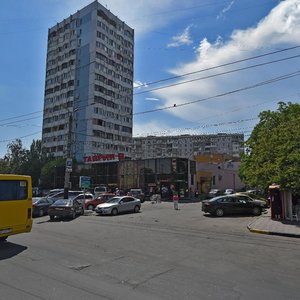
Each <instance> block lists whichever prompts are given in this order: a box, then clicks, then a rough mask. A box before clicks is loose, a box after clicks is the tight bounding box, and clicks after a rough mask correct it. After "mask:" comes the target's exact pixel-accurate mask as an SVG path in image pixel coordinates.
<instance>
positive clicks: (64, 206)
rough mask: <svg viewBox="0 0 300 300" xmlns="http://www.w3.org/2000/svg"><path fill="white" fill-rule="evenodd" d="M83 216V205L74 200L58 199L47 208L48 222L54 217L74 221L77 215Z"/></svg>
mask: <svg viewBox="0 0 300 300" xmlns="http://www.w3.org/2000/svg"><path fill="white" fill-rule="evenodd" d="M83 214H84V208H83V204H82V202H81V201H79V200H76V199H59V200H56V201H55V202H54V203H53V204H52V205H51V206H50V207H49V208H48V215H49V217H50V220H54V218H55V217H62V218H65V217H69V218H72V219H75V218H76V216H77V215H83Z"/></svg>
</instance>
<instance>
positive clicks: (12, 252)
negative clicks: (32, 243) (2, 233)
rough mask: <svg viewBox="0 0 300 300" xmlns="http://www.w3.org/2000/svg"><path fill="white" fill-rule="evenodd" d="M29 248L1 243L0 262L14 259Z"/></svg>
mask: <svg viewBox="0 0 300 300" xmlns="http://www.w3.org/2000/svg"><path fill="white" fill-rule="evenodd" d="M26 249H27V247H25V246H22V245H18V244H14V243H11V242H1V243H0V260H4V259H8V258H11V257H14V256H16V255H18V254H20V253H21V252H23V251H25V250H26Z"/></svg>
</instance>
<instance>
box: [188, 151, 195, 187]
mask: <svg viewBox="0 0 300 300" xmlns="http://www.w3.org/2000/svg"><path fill="white" fill-rule="evenodd" d="M196 155H197V152H193V153H191V154H190V155H189V156H188V189H189V190H190V187H191V185H194V174H191V158H192V157H193V158H194V157H195V156H196ZM193 161H194V160H193Z"/></svg>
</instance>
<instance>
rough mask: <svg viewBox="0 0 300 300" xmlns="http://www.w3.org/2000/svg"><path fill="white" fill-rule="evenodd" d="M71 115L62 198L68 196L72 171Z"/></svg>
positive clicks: (70, 116)
mask: <svg viewBox="0 0 300 300" xmlns="http://www.w3.org/2000/svg"><path fill="white" fill-rule="evenodd" d="M72 126H73V115H72V113H70V115H69V122H68V139H67V159H66V167H65V184H64V199H68V198H69V187H70V174H71V172H72V158H71V137H72Z"/></svg>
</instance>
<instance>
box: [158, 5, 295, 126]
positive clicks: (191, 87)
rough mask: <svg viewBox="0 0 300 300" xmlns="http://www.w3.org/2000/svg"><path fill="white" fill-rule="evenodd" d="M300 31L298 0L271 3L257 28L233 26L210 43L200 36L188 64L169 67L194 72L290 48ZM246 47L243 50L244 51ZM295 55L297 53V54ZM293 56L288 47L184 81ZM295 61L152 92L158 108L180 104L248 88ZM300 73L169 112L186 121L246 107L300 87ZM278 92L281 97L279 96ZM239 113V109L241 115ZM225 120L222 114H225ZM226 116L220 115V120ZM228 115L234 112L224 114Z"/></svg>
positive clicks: (290, 68)
mask: <svg viewBox="0 0 300 300" xmlns="http://www.w3.org/2000/svg"><path fill="white" fill-rule="evenodd" d="M299 36H300V0H286V1H284V2H281V3H280V4H279V5H278V6H277V7H275V8H274V9H273V10H272V11H271V12H270V14H269V15H268V16H266V17H265V18H264V19H263V20H261V21H260V22H259V23H258V24H257V25H256V26H255V27H252V28H248V29H246V30H235V31H234V32H233V33H232V35H231V37H230V38H229V40H227V41H223V40H222V39H221V38H218V39H217V40H216V41H215V42H213V43H210V42H209V41H208V40H207V39H206V38H204V39H203V40H202V41H201V42H200V43H199V47H198V48H197V51H196V53H195V59H194V60H193V61H192V62H190V63H186V64H182V65H179V66H178V64H177V67H175V68H174V69H172V70H170V73H171V76H173V75H181V74H185V73H190V72H195V71H199V70H203V69H206V68H210V67H213V66H218V65H222V64H225V63H228V62H233V61H237V60H241V59H244V58H247V57H251V56H255V55H258V54H262V53H266V52H272V51H274V50H277V49H284V48H288V47H290V46H293V45H298V44H299ZM244 50H247V51H244ZM296 54H297V53H296ZM289 55H291V56H292V55H295V52H287V53H283V54H281V55H280V54H278V55H276V56H274V55H273V56H269V57H265V58H263V59H261V60H255V61H251V62H245V63H243V64H238V65H234V66H230V67H222V68H219V69H217V70H210V71H207V72H202V73H199V74H194V75H191V76H189V77H185V78H184V79H182V81H183V80H184V81H186V80H188V79H195V78H197V77H202V76H207V75H212V74H216V73H220V72H224V71H228V70H232V69H235V68H240V67H245V66H249V65H253V64H257V63H260V62H264V61H271V60H273V59H278V58H280V57H288V56H289ZM297 62H298V61H297V60H295V59H294V60H289V61H286V62H283V63H276V64H272V65H270V66H265V67H263V68H262V67H261V68H253V69H251V70H247V71H240V72H236V73H231V74H227V75H224V76H219V77H215V78H211V79H206V80H199V81H195V82H191V83H188V84H183V85H178V86H173V87H172V88H169V89H162V90H158V91H156V92H154V93H153V94H154V96H157V97H158V98H160V99H161V107H164V106H172V105H173V103H176V104H177V107H178V105H180V104H183V103H187V102H191V101H195V100H201V99H204V98H207V97H212V96H214V95H219V94H223V93H226V92H229V91H233V90H236V89H240V88H242V87H247V86H250V85H253V84H255V83H258V82H262V81H265V80H269V79H271V78H275V77H278V76H281V75H283V74H286V73H289V72H295V71H298V69H299V67H298V66H299V64H297ZM298 82H299V77H295V79H293V80H292V79H290V80H288V81H281V82H278V83H276V84H271V85H266V86H264V87H259V88H256V89H251V90H248V91H245V92H240V93H236V94H231V95H228V96H226V97H217V98H216V99H210V100H207V101H203V102H201V101H200V102H198V103H196V104H192V105H187V106H183V107H181V108H180V109H173V110H172V109H171V110H169V112H170V113H171V114H173V115H174V116H176V117H179V118H181V119H186V120H190V121H196V120H198V121H199V120H201V118H206V117H207V116H214V115H216V114H218V113H220V112H222V111H224V110H226V111H230V110H231V108H232V109H233V108H234V107H236V106H237V105H238V106H243V105H245V106H247V105H248V104H249V103H252V104H255V103H259V102H263V101H266V100H271V99H274V101H275V104H276V101H279V100H280V98H281V99H284V96H285V95H291V94H292V93H294V92H295V93H296V92H299V89H298ZM279 97H280V98H279ZM243 113H244V117H246V118H247V117H249V116H250V117H252V116H254V115H257V111H250V112H249V110H245V111H244V112H243ZM240 116H241V117H243V115H242V114H240ZM224 118H225V119H226V117H224ZM224 118H223V119H222V120H224ZM228 118H232V115H230V114H229V115H228Z"/></svg>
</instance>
